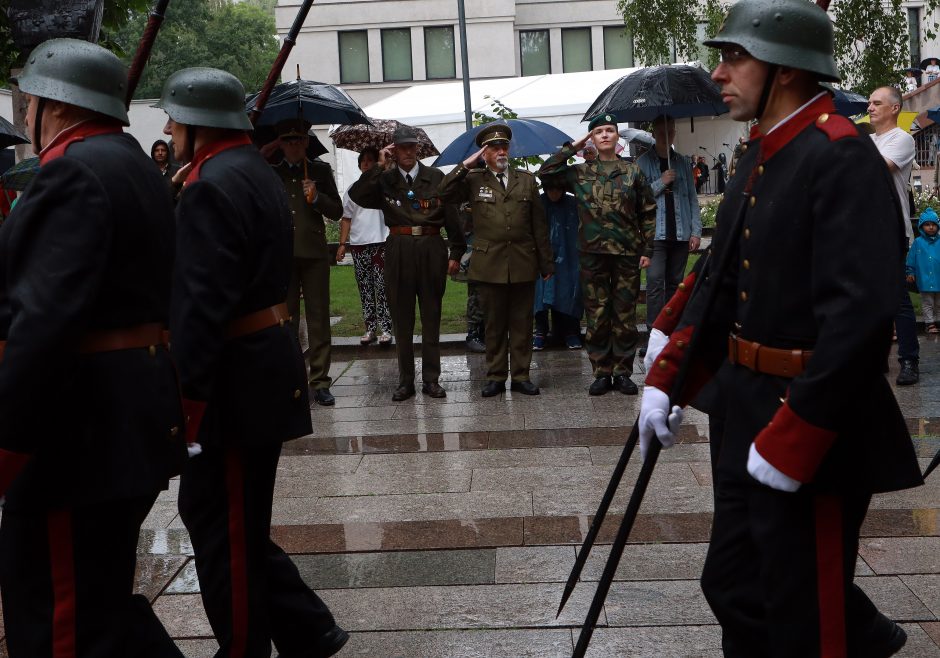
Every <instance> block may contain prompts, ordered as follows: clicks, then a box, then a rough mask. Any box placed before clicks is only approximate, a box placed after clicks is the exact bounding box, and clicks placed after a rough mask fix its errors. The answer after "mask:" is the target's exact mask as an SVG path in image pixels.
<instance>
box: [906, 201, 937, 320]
mask: <svg viewBox="0 0 940 658" xmlns="http://www.w3.org/2000/svg"><path fill="white" fill-rule="evenodd" d="M918 228H919V229H920V235H919V236H917V238H916V239H915V240H914V244H912V245H911V249H910V251H909V252H907V281H908V283H914V284H916V285H917V291H918V292H919V293H920V304H921V308H922V309H923V311H924V323H925V324H926V325H927V333H928V334H935V333H937V332H938V330H937V324H936V318H935V317H934V313H935V310H936V309H937V305H938V304H940V239H938V236H937V231H938V229H940V219H938V218H937V213H936V212H934V210H933V208H927V209H926V210H925V211H924V212H923V213H921V215H920V222H919V223H918Z"/></svg>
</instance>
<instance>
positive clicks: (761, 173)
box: [757, 165, 764, 176]
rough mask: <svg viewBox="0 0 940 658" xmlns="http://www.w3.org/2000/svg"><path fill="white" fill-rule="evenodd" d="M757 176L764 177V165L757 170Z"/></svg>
mask: <svg viewBox="0 0 940 658" xmlns="http://www.w3.org/2000/svg"><path fill="white" fill-rule="evenodd" d="M757 175H758V176H763V175H764V165H760V166H759V167H758V168H757Z"/></svg>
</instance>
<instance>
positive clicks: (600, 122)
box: [588, 113, 617, 131]
mask: <svg viewBox="0 0 940 658" xmlns="http://www.w3.org/2000/svg"><path fill="white" fill-rule="evenodd" d="M598 126H613V127H614V128H616V127H617V119H616V118H614V115H613V114H609V113H608V114H598V115H597V116H596V117H594V118H593V119H591V123H589V124H588V131H591V130H594V129H595V128H597V127H598Z"/></svg>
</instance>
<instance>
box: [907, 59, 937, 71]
mask: <svg viewBox="0 0 940 658" xmlns="http://www.w3.org/2000/svg"><path fill="white" fill-rule="evenodd" d="M931 62H933V63H934V64H935V65H940V59H938V58H936V57H928V58H927V59H922V60H921V61H920V68H922V69H925V70H926V68H927V67H928V66H930V64H931ZM906 70H907V69H905V71H906Z"/></svg>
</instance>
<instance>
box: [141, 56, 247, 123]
mask: <svg viewBox="0 0 940 658" xmlns="http://www.w3.org/2000/svg"><path fill="white" fill-rule="evenodd" d="M153 107H159V108H161V109H163V110H164V111H165V112H166V113H167V115H168V116H169V117H170V118H171V119H173V121H175V122H176V123H181V124H184V125H187V126H204V127H206V128H228V129H231V130H252V125H251V121H249V120H248V115H247V114H246V113H245V87H244V86H243V85H242V83H241V82H240V81H239V80H238V78H236V77H235V76H234V75H232V74H231V73H229V72H227V71H222V70H221V69H210V68H204V67H195V68H190V69H182V70H179V71H177V72H176V73H174V74H173V75H171V76H170V77H169V78H168V79H167V81H166V84H165V85H163V94H162V95H161V96H160V100H159V101H157V103H156V104H154V105H153Z"/></svg>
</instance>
